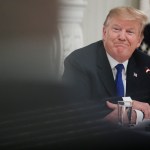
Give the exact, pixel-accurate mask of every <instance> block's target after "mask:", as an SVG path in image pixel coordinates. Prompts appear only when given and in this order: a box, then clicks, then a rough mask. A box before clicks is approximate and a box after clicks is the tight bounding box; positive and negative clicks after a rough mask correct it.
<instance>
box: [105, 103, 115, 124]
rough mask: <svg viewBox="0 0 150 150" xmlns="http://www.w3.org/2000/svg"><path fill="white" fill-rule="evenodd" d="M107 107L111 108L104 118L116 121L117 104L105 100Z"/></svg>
mask: <svg viewBox="0 0 150 150" xmlns="http://www.w3.org/2000/svg"><path fill="white" fill-rule="evenodd" d="M106 104H107V107H108V108H110V109H112V112H111V113H109V114H108V115H107V116H106V117H105V118H104V120H106V121H109V122H112V123H118V106H117V104H113V103H111V102H109V101H106Z"/></svg>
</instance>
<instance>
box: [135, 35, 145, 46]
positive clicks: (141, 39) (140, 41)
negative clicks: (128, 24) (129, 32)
mask: <svg viewBox="0 0 150 150" xmlns="http://www.w3.org/2000/svg"><path fill="white" fill-rule="evenodd" d="M143 39H144V36H143V35H141V36H140V37H139V41H138V43H137V47H140V45H141V43H142V41H143Z"/></svg>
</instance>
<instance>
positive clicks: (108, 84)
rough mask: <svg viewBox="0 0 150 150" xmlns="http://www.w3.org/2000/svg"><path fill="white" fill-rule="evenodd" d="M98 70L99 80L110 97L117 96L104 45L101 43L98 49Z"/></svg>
mask: <svg viewBox="0 0 150 150" xmlns="http://www.w3.org/2000/svg"><path fill="white" fill-rule="evenodd" d="M97 54H98V55H97V68H98V75H99V78H100V80H101V82H102V84H103V85H104V87H105V89H106V91H107V92H108V95H109V96H115V95H116V87H115V82H114V78H113V74H112V70H111V67H110V64H109V61H108V58H107V55H106V52H105V49H104V46H103V43H102V42H101V43H99V45H98V48H97Z"/></svg>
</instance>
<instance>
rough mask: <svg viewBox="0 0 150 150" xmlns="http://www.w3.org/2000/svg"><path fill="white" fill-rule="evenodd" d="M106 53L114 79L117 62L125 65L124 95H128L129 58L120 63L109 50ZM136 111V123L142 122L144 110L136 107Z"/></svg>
mask: <svg viewBox="0 0 150 150" xmlns="http://www.w3.org/2000/svg"><path fill="white" fill-rule="evenodd" d="M106 55H107V58H108V61H109V63H110V67H111V69H112V73H113V77H114V80H115V79H116V74H117V70H116V68H115V66H116V65H117V64H123V65H124V69H123V70H122V80H123V85H124V96H125V95H126V72H127V65H128V60H126V61H125V62H123V63H120V62H118V61H116V60H115V59H114V58H112V57H111V56H110V55H109V54H108V53H107V52H106ZM123 100H124V99H123ZM134 111H135V112H136V115H137V119H136V124H138V123H139V122H142V120H143V113H142V111H140V110H137V109H134Z"/></svg>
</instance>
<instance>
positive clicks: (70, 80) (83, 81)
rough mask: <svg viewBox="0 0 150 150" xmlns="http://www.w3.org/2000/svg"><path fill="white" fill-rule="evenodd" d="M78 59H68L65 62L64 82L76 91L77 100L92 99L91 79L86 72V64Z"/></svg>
mask: <svg viewBox="0 0 150 150" xmlns="http://www.w3.org/2000/svg"><path fill="white" fill-rule="evenodd" d="M77 60H78V59H75V58H72V57H71V56H70V57H67V58H66V59H65V62H64V67H65V68H64V74H63V76H62V80H63V82H65V83H67V84H69V85H71V87H72V88H73V89H74V96H75V97H76V98H77V99H80V98H81V99H82V100H86V99H90V98H91V87H90V84H91V83H90V77H89V75H88V72H87V71H86V69H85V67H84V64H82V63H80V61H77Z"/></svg>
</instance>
